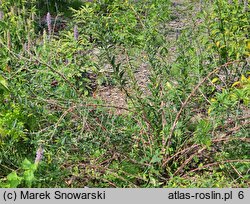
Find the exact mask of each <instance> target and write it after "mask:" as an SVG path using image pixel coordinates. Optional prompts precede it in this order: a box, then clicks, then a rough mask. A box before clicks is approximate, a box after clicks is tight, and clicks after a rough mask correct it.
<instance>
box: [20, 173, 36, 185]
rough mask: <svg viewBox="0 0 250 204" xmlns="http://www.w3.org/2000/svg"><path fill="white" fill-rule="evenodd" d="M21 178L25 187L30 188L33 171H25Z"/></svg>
mask: <svg viewBox="0 0 250 204" xmlns="http://www.w3.org/2000/svg"><path fill="white" fill-rule="evenodd" d="M23 178H24V180H25V183H26V184H27V186H28V187H29V188H30V187H31V185H32V182H33V181H34V180H35V176H34V171H31V170H27V171H25V172H24V174H23Z"/></svg>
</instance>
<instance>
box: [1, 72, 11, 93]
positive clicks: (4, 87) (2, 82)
mask: <svg viewBox="0 0 250 204" xmlns="http://www.w3.org/2000/svg"><path fill="white" fill-rule="evenodd" d="M0 87H2V88H3V89H4V90H7V91H10V90H9V88H8V84H7V81H6V80H5V79H4V78H3V77H2V76H1V75H0Z"/></svg>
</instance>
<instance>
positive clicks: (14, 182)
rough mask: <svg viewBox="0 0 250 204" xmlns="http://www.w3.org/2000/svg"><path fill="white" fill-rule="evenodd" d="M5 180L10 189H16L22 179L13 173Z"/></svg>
mask: <svg viewBox="0 0 250 204" xmlns="http://www.w3.org/2000/svg"><path fill="white" fill-rule="evenodd" d="M7 180H8V183H9V186H10V188H16V187H17V186H18V185H19V184H20V183H21V181H22V178H21V177H19V176H18V175H17V173H16V171H13V172H11V173H10V174H9V175H8V176H7Z"/></svg>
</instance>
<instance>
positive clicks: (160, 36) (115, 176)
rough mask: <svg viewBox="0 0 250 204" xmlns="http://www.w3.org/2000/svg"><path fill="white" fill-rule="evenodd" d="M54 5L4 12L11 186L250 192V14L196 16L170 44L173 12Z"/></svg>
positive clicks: (3, 168) (222, 7) (4, 8)
mask: <svg viewBox="0 0 250 204" xmlns="http://www.w3.org/2000/svg"><path fill="white" fill-rule="evenodd" d="M49 2H50V4H48V5H47V6H46V7H47V8H44V7H42V5H41V4H40V3H39V2H38V1H25V0H18V1H11V0H2V1H1V5H0V56H1V58H0V64H1V67H0V94H1V95H0V100H1V105H0V187H83V186H88V187H249V184H250V183H249V179H250V178H249V169H250V165H249V162H250V157H249V149H250V146H249V141H250V140H249V127H250V125H249V117H250V115H249V114H250V112H249V103H250V70H249V52H250V41H249V22H248V13H247V8H248V7H247V5H246V4H243V3H239V2H238V1H236V0H233V1H232V2H231V3H228V1H227V0H216V1H206V2H203V4H202V5H201V7H200V8H201V9H200V11H196V10H195V9H194V8H190V9H193V10H192V11H195V15H192V16H189V17H190V19H189V24H188V26H186V27H185V28H183V29H182V30H181V31H178V33H177V34H178V35H177V39H171V40H170V38H169V32H168V30H167V27H168V23H169V22H170V21H171V20H172V19H173V17H174V15H175V14H174V12H172V11H173V9H174V8H175V7H176V6H179V5H175V4H172V3H171V2H170V1H166V0H145V1H133V0H130V1H129V0H127V1H122V2H123V3H121V1H120V0H99V1H93V2H80V1H77V2H76V1H73V4H71V3H72V1H67V3H68V5H69V7H68V9H67V10H66V11H65V7H63V6H62V5H61V4H63V3H65V2H64V1H62V2H61V1H59V2H58V5H56V7H53V6H54V3H53V2H54V1H49ZM60 2H61V4H60ZM197 4H198V2H193V3H192V5H193V6H196V5H197ZM184 6H185V5H184ZM46 9H47V11H48V13H47V14H46V15H45V16H44V17H42V16H41V13H42V14H43V13H44V11H46ZM60 9H61V10H60ZM47 11H46V12H47ZM63 12H65V13H66V14H67V17H65V18H64V13H63ZM71 14H72V16H71ZM173 40H174V41H175V42H174V51H173V49H172V47H171V46H172V44H173ZM173 56H174V57H173ZM143 63H144V64H146V67H147V70H148V73H149V74H148V76H145V77H148V83H147V88H146V91H145V90H144V91H143V90H142V89H141V86H140V84H139V82H138V80H137V78H136V73H137V72H138V70H139V68H140V66H142V64H143ZM102 86H110V87H118V88H119V89H120V90H121V92H122V93H124V95H125V96H126V100H127V106H126V107H124V106H122V107H121V106H120V105H119V104H111V105H110V104H106V103H105V102H103V101H102V100H100V99H98V98H97V97H96V92H98V90H99V88H100V87H102ZM117 109H119V110H122V113H121V114H117V112H116V110H117Z"/></svg>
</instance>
